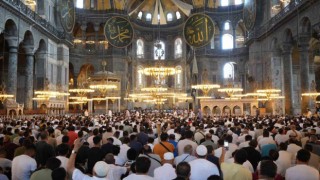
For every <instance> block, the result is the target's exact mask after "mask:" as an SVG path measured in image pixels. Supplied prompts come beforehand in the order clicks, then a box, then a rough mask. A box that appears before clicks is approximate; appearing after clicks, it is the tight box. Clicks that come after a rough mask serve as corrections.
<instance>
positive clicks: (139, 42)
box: [137, 38, 144, 58]
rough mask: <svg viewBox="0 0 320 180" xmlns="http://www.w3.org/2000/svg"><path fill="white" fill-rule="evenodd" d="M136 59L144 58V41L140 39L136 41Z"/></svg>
mask: <svg viewBox="0 0 320 180" xmlns="http://www.w3.org/2000/svg"><path fill="white" fill-rule="evenodd" d="M137 57H138V58H143V57H144V41H143V40H142V39H141V38H139V39H138V40H137Z"/></svg>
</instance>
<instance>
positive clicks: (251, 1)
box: [243, 0, 257, 31]
mask: <svg viewBox="0 0 320 180" xmlns="http://www.w3.org/2000/svg"><path fill="white" fill-rule="evenodd" d="M256 14H257V1H256V0H245V1H244V6H243V23H244V25H245V27H246V29H247V31H250V30H251V29H252V28H253V26H254V24H255V21H256Z"/></svg>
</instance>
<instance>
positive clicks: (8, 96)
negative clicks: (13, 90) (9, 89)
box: [0, 82, 14, 102]
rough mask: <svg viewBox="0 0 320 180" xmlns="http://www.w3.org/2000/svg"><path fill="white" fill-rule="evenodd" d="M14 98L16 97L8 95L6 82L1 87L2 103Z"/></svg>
mask: <svg viewBox="0 0 320 180" xmlns="http://www.w3.org/2000/svg"><path fill="white" fill-rule="evenodd" d="M13 97H14V95H12V94H7V93H6V86H5V84H4V82H2V84H1V86H0V101H1V102H3V101H5V100H6V99H11V98H13Z"/></svg>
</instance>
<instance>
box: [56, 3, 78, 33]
mask: <svg viewBox="0 0 320 180" xmlns="http://www.w3.org/2000/svg"><path fill="white" fill-rule="evenodd" d="M59 7H60V8H59V9H60V21H61V25H62V27H63V29H64V30H65V31H66V32H68V33H71V32H72V30H73V27H74V24H75V7H74V2H73V0H59Z"/></svg>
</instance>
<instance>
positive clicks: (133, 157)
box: [127, 148, 138, 160]
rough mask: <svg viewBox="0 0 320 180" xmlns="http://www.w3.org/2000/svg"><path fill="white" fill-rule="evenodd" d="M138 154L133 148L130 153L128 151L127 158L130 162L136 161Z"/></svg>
mask: <svg viewBox="0 0 320 180" xmlns="http://www.w3.org/2000/svg"><path fill="white" fill-rule="evenodd" d="M137 156H138V154H137V151H136V150H135V149H133V148H130V149H129V150H128V151H127V158H128V159H129V160H135V159H136V158H137Z"/></svg>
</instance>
